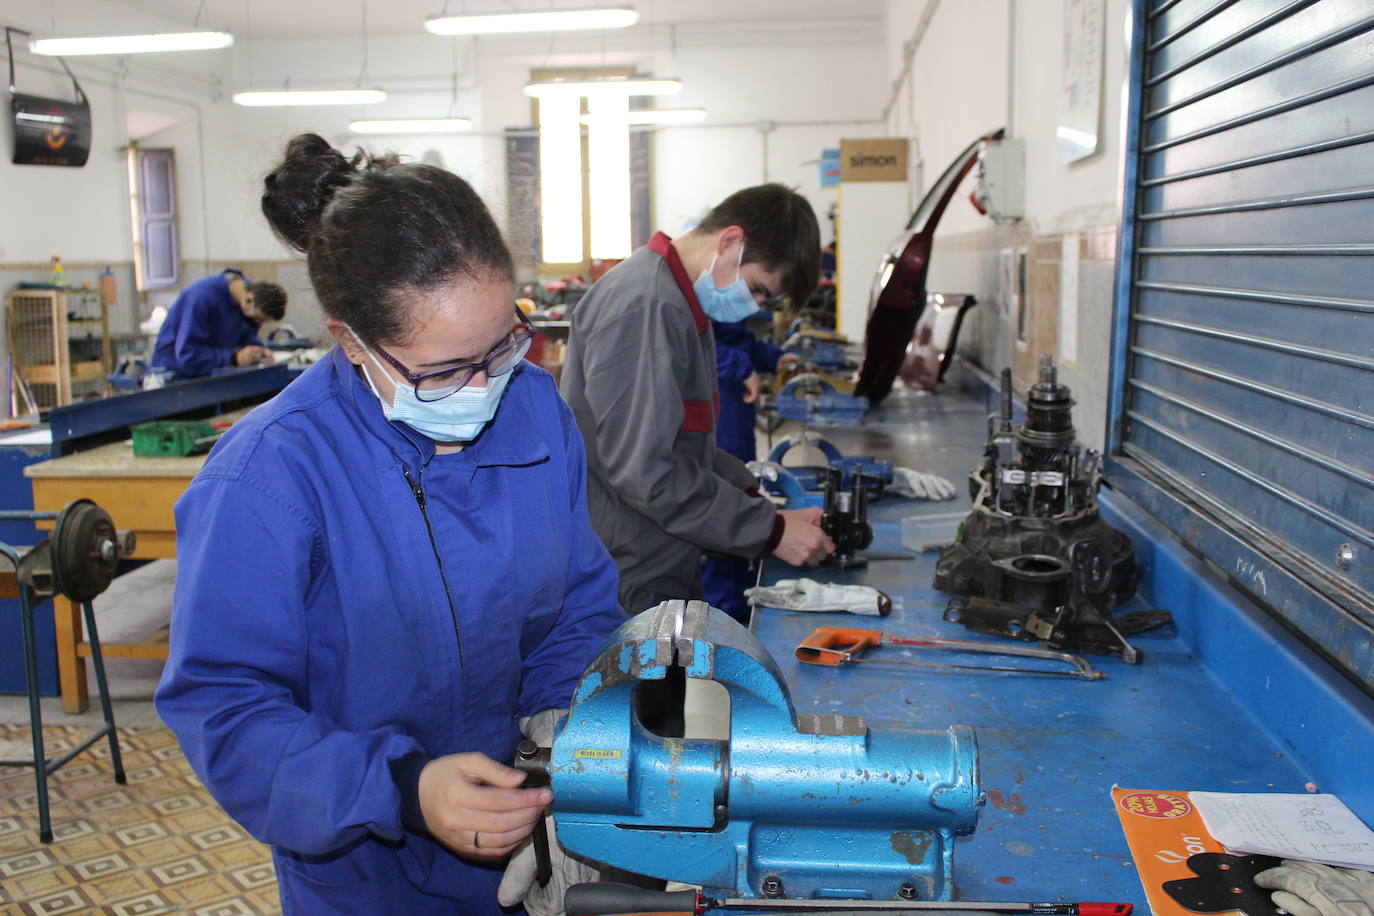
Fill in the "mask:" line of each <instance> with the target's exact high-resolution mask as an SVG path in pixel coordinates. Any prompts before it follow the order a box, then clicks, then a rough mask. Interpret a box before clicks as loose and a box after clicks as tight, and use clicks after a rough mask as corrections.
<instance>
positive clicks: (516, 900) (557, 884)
mask: <svg viewBox="0 0 1374 916" xmlns="http://www.w3.org/2000/svg"><path fill="white" fill-rule="evenodd" d="M567 714H568V711H567V710H566V709H546V710H544V711H543V712H540V713H535V714H534V715H532V716H530V717H528V718H525V719H521V720H520V733H521V734H522V735H524V736H525V737H526V738H529V739H530V740H531V741H533V742H535V743H536V744H538V745H539V746H540V747H549V746H551V745H552V744H553V732H554V727H555V726H556V725H557V724H558V723H559V721H561V720H562V719H563V717H564V716H566V715H567ZM544 829H545V830H546V831H548V836H549V860H550V862H551V864H552V865H553V873H552V875H550V877H549V883H548V884H546V885H544V886H543V887H540V886H539V882H538V881H537V880H535V871H536V870H537V868H538V863H537V861H536V860H535V853H534V837H533V835H531V836H530V837H528V838H527V839H526V840H525V842H523V843H521V844H520V847H519V848H518V849H516V850H515V852H514V853H512V854H511V857H510V862H509V863H508V864H507V865H506V873H505V874H504V875H502V876H501V885H500V887H498V888H497V889H496V899H497V900H498V901H499V902H500V904H501V906H504V907H513V906H516V905H517V904H520V903H524V905H525V912H526V913H528V914H529V916H563V895H564V894H566V893H567V891H568V888H569V887H572V886H573V885H574V884H583V883H586V882H588V881H599V880H600V879H601V872H600V871H599V870H597V868H596V867H595V866H593V865H588V864H586V863H585V862H582V861H581V860H579V859H574V858H573V857H572V856H570V855H568V853H567V852H565V851H564V850H563V847H562V846H560V845H558V834H557V833H556V832H555V829H554V823H553V816H552V815H550V816H548V817H546V818H544Z"/></svg>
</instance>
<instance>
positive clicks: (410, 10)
mask: <svg viewBox="0 0 1374 916" xmlns="http://www.w3.org/2000/svg"><path fill="white" fill-rule="evenodd" d="M621 2H629V3H630V4H631V5H633V6H634V7H635V8H636V9H637V10H638V11H639V14H640V21H639V24H638V25H636V26H632V27H631V28H630V29H627V30H624V31H628V32H633V31H634V30H635V29H641V28H643V29H653V28H659V29H661V28H664V27H667V26H673V25H697V24H729V23H741V24H743V23H748V24H749V25H750V27H751V29H758V28H760V27H766V26H767V25H768V24H769V23H779V24H782V23H795V22H799V21H827V20H834V21H837V22H840V21H843V22H847V23H854V22H856V21H867V22H869V23H872V22H874V21H877V20H881V19H882V16H883V8H884V2H883V0H843V2H840V3H837V2H835V0H747V2H742V0H287V2H282V0H45V2H41V3H24V2H20V3H16V4H14V6H15V7H27V8H28V10H29V15H28V16H25V17H23V18H24V19H27V20H28V21H26V22H21V23H19V24H20V25H23V26H26V27H29V28H33V29H36V30H41V31H51V32H53V33H61V34H67V35H89V34H97V33H99V32H102V31H110V30H114V31H117V32H122V33H128V32H130V31H136V30H143V29H158V30H168V29H174V28H175V29H189V28H191V27H192V26H193V25H197V24H198V26H199V27H201V28H206V27H209V28H220V29H228V30H229V31H232V32H233V33H234V35H235V41H236V43H243V42H251V41H254V40H282V39H286V40H291V39H301V38H331V37H340V36H356V35H360V34H361V31H362V20H363V15H364V9H365V10H366V17H367V29H368V34H369V35H374V36H383V35H413V34H416V33H418V32H419V31H420V29H421V25H422V23H423V22H424V20H425V18H426V17H427V16H432V15H435V14H438V13H440V12H442V11H445V10H447V11H448V12H449V13H462V12H472V13H479V12H500V11H506V10H515V9H531V10H542V9H550V8H557V7H587V6H597V5H615V4H617V3H621ZM7 5H8V4H7ZM197 6H199V7H200V10H199V18H198V23H197V13H196V8H197ZM483 40H488V39H483ZM492 40H499V39H492Z"/></svg>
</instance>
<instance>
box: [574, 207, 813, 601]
mask: <svg viewBox="0 0 1374 916" xmlns="http://www.w3.org/2000/svg"><path fill="white" fill-rule="evenodd" d="M819 270H820V233H819V230H818V228H817V225H816V217H815V214H814V213H812V211H811V205H810V204H808V203H807V202H806V199H805V198H803V197H801V195H799V194H797V193H795V192H794V191H791V190H789V189H787V188H785V187H783V186H782V185H778V184H767V185H760V186H758V187H753V188H746V189H745V190H742V191H737V192H736V193H734V194H732V195H730V196H729V197H728V198H726V199H725V200H724V201H722V202H721V203H720V204H719V205H718V206H716V207H715V209H713V210H712V211H711V212H710V213H709V214H707V216H706V218H705V219H704V220H702V222H701V224H700V225H698V226H697V228H695V229H693V230H692V231H691V232H688V233H687V234H686V235H683V236H681V237H679V238H677V239H676V240H674V239H670V238H669V237H668V236H666V235H664V234H663V233H658V234H656V235H655V236H654V237H653V239H652V240H651V241H650V242H649V244H648V245H647V246H646V247H644V248H641V249H639V250H638V251H636V252H635V253H634V254H633V255H631V256H630V257H629V258H627V259H626V260H625V261H623V262H622V263H620V264H618V265H617V266H616V267H615V268H614V269H612V270H611V271H610V272H609V273H607V274H606V275H605V276H604V277H602V278H601V279H600V280H599V281H597V283H596V284H595V285H593V286H592V288H591V289H590V290H589V291H588V292H587V294H586V295H585V296H584V297H583V298H582V300H581V302H579V303H578V304H577V307H576V308H575V309H574V311H573V316H572V333H571V337H570V339H569V342H568V353H567V361H566V363H565V365H564V368H563V375H562V383H561V385H560V390H561V392H562V394H563V397H564V398H565V399H567V401H568V403H569V405H571V406H572V409H573V415H574V417H575V418H576V420H577V425H578V427H579V428H580V430H581V432H582V438H583V440H584V441H585V444H586V448H587V477H588V479H587V500H588V511H589V512H590V514H591V519H592V526H593V528H595V530H596V533H597V534H598V535H599V536H600V538H601V540H602V543H604V544H605V545H606V547H607V549H608V550H609V551H610V553H611V556H612V557H613V558H614V560H615V564H616V567H617V569H618V570H619V572H620V603H621V606H622V607H623V608H624V610H625V612H626V613H627V614H637V613H639V612H640V611H643V610H646V609H647V608H651V607H653V606H655V605H656V604H658V603H659V602H660V601H664V600H667V599H673V598H700V597H702V589H701V557H702V552H703V551H710V552H712V553H722V554H730V555H733V556H737V557H745V558H750V559H752V558H760V557H763V556H766V555H769V554H772V555H773V556H776V557H778V558H780V559H782V560H784V561H786V562H787V563H790V564H792V565H793V566H815V565H816V564H817V563H819V562H820V561H821V560H823V559H824V558H825V557H826V556H828V555H829V554H830V553H831V552H832V551H833V550H834V549H835V545H834V543H833V542H831V540H830V538H828V537H827V536H826V535H825V532H823V531H822V530H821V528H820V514H821V511H820V510H819V509H802V510H795V511H779V510H778V509H777V508H776V507H775V506H774V505H773V504H772V503H771V502H769V501H768V500H766V499H763V498H761V497H760V496H759V495H758V491H757V489H756V486H757V482H756V481H755V480H754V478H753V476H752V475H751V474H750V473H749V471H748V470H747V469H746V468H745V466H744V464H743V462H741V461H740V460H739V459H737V458H734V457H733V456H731V455H729V454H727V453H725V452H724V451H722V450H721V449H719V448H717V447H716V432H715V430H716V413H717V409H718V401H719V399H718V395H717V390H716V352H715V340H714V338H713V336H712V332H711V322H710V319H711V318H714V319H716V320H718V321H736V320H739V319H740V318H742V317H743V316H744V315H747V314H751V313H753V312H754V311H756V310H757V309H758V308H759V307H760V306H761V305H762V304H763V303H765V302H767V301H769V300H771V299H774V298H777V297H778V296H781V295H784V294H785V295H787V296H789V297H791V299H792V301H793V302H804V301H806V298H807V297H808V296H809V295H810V293H811V291H812V289H813V288H814V287H815V285H816V279H817V276H818V273H819Z"/></svg>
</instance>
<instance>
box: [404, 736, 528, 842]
mask: <svg viewBox="0 0 1374 916" xmlns="http://www.w3.org/2000/svg"><path fill="white" fill-rule="evenodd" d="M524 781H525V774H524V773H523V772H521V771H520V770H516V769H513V768H511V767H508V766H505V765H504V764H500V763H497V762H496V761H495V760H492V759H491V758H490V757H488V756H487V755H486V754H481V753H476V752H472V753H466V754H450V755H448V756H447V757H439V758H437V759H435V760H431V761H430V762H429V763H427V764H425V768H424V769H423V770H421V771H420V811H421V812H422V813H423V814H424V816H425V826H427V827H428V828H429V832H430V833H431V834H432V835H433V836H434V837H435V839H437V840H439V842H441V843H443V844H444V845H445V846H447V847H448V848H450V849H452V850H453V851H454V852H456V853H458V854H459V855H461V856H464V857H466V858H471V859H499V858H501V857H502V856H504V855H506V854H507V853H509V852H510V851H511V850H513V849H514V848H515V847H516V846H518V845H519V844H520V841H521V840H523V839H524V838H525V837H527V836H529V835H530V833H531V832H532V831H533V829H534V825H535V823H536V822H538V820H539V818H540V816H541V815H542V813H543V811H544V807H545V806H546V805H548V804H549V803H550V802H551V801H553V793H552V792H550V791H549V790H548V789H520V788H517V786H519V785H521V784H522V783H523V782H524Z"/></svg>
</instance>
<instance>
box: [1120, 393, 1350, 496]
mask: <svg viewBox="0 0 1374 916" xmlns="http://www.w3.org/2000/svg"><path fill="white" fill-rule="evenodd" d="M1131 386H1132V387H1133V388H1138V389H1140V390H1141V391H1146V392H1149V393H1150V394H1152V395H1154V396H1155V397H1157V398H1159V399H1160V400H1161V401H1167V402H1168V403H1170V404H1173V405H1174V406H1176V407H1182V408H1183V409H1184V410H1189V411H1192V412H1193V413H1195V414H1197V415H1198V416H1201V417H1206V418H1207V419H1209V420H1211V421H1212V422H1214V423H1219V424H1221V425H1222V426H1225V427H1226V428H1228V429H1233V430H1235V431H1236V432H1238V433H1241V434H1242V435H1246V436H1249V437H1250V438H1252V439H1257V440H1259V441H1260V442H1263V443H1265V444H1266V445H1272V446H1273V447H1274V448H1276V449H1279V450H1280V451H1284V452H1287V453H1288V454H1290V455H1292V456H1293V457H1295V458H1301V459H1303V460H1304V461H1307V462H1309V463H1311V464H1315V465H1317V466H1318V467H1322V468H1325V469H1326V470H1328V471H1330V472H1331V473H1333V474H1339V475H1340V476H1342V477H1344V478H1346V479H1347V480H1349V481H1351V482H1352V483H1358V484H1361V485H1363V486H1366V487H1374V477H1371V476H1369V475H1368V474H1366V473H1364V472H1363V471H1361V470H1360V469H1359V468H1352V467H1351V466H1350V465H1348V464H1345V463H1344V462H1340V461H1335V460H1333V459H1331V458H1328V457H1327V456H1325V455H1323V454H1320V453H1319V452H1314V451H1312V450H1311V449H1309V448H1304V447H1303V446H1301V445H1298V444H1297V443H1296V442H1290V441H1289V440H1287V439H1283V438H1280V437H1279V436H1274V435H1271V434H1269V433H1266V432H1263V431H1262V430H1258V429H1255V428H1253V427H1250V426H1246V425H1245V424H1244V423H1241V422H1239V421H1237V420H1235V419H1232V418H1231V417H1229V416H1227V415H1226V414H1221V413H1217V412H1216V411H1215V410H1211V409H1210V408H1207V407H1204V406H1203V405H1201V404H1199V403H1197V402H1196V401H1192V400H1189V399H1188V398H1181V397H1179V396H1178V395H1176V394H1173V393H1172V392H1169V391H1165V390H1164V389H1163V388H1160V387H1159V386H1157V385H1151V384H1150V383H1149V382H1142V381H1140V380H1138V379H1131Z"/></svg>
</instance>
